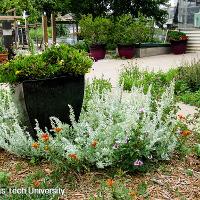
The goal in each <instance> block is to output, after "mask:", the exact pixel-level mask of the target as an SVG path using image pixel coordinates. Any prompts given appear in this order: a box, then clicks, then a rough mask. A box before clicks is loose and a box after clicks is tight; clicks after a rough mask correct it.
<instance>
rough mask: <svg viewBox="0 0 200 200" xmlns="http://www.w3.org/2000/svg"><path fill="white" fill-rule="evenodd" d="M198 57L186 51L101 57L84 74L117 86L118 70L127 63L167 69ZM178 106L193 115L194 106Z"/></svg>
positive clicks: (143, 68)
mask: <svg viewBox="0 0 200 200" xmlns="http://www.w3.org/2000/svg"><path fill="white" fill-rule="evenodd" d="M196 59H200V52H199V53H187V54H184V55H174V54H166V55H158V56H151V57H144V58H137V59H136V58H134V59H131V60H122V59H103V60H99V61H98V62H95V63H94V65H93V70H92V71H91V72H90V73H88V74H87V75H86V79H88V80H92V79H93V78H94V77H97V78H101V77H102V76H103V77H104V78H106V79H110V81H111V83H112V86H113V87H118V80H119V74H120V71H121V70H122V69H123V68H125V67H126V66H129V65H137V66H138V67H139V68H140V69H141V70H145V69H146V70H149V71H159V70H161V71H165V72H166V71H168V70H169V69H172V68H176V67H178V66H182V65H183V64H185V63H192V62H194V60H196ZM178 105H179V106H180V111H179V113H182V114H184V115H188V114H191V115H193V114H194V113H195V112H196V111H195V107H194V106H189V105H185V104H182V103H180V104H178Z"/></svg>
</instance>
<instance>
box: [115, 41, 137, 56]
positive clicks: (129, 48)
mask: <svg viewBox="0 0 200 200" xmlns="http://www.w3.org/2000/svg"><path fill="white" fill-rule="evenodd" d="M117 47H118V53H119V57H120V58H127V59H131V58H133V57H134V55H135V46H134V45H121V44H120V45H117Z"/></svg>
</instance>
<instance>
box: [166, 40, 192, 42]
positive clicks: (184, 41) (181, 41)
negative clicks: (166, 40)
mask: <svg viewBox="0 0 200 200" xmlns="http://www.w3.org/2000/svg"><path fill="white" fill-rule="evenodd" d="M187 41H188V40H170V42H187Z"/></svg>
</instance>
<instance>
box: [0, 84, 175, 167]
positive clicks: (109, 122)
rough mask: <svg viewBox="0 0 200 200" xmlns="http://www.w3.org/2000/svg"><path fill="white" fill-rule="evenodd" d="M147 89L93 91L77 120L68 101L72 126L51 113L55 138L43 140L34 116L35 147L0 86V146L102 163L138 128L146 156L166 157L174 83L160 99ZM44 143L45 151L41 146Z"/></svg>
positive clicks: (21, 152) (171, 140)
mask: <svg viewBox="0 0 200 200" xmlns="http://www.w3.org/2000/svg"><path fill="white" fill-rule="evenodd" d="M150 90H151V88H149V91H148V93H147V94H144V93H143V92H142V91H143V89H142V88H133V89H132V91H131V92H130V93H124V92H122V90H121V89H119V90H116V91H114V92H113V91H112V92H110V91H104V92H103V94H101V95H99V93H98V91H96V92H95V91H94V94H93V96H92V98H91V99H90V100H89V101H88V103H87V110H83V111H82V113H81V116H80V119H79V122H76V121H75V117H74V113H73V108H71V107H70V110H71V114H70V118H71V123H72V126H69V125H68V124H63V123H62V122H60V121H59V119H57V118H55V117H51V118H50V120H51V124H52V130H54V128H56V127H59V128H61V129H62V131H61V132H60V133H57V134H56V136H55V137H54V138H53V137H51V135H50V134H49V141H48V143H44V142H43V141H42V139H41V138H42V134H43V131H42V130H41V129H40V127H39V123H38V122H37V124H36V128H35V129H36V131H37V133H38V137H39V141H38V143H39V147H38V148H37V149H34V148H32V147H31V145H32V143H33V142H34V141H33V140H32V139H31V137H30V136H28V133H25V132H24V129H23V128H21V126H20V125H19V122H18V120H17V119H18V113H17V110H16V108H15V106H14V104H13V103H12V101H11V99H10V97H9V92H10V91H9V90H6V91H5V90H1V93H0V95H1V99H2V98H3V99H5V100H4V101H2V102H1V105H0V112H1V119H0V120H1V130H0V131H1V132H0V147H1V148H4V149H6V150H8V151H10V152H12V153H15V154H17V155H27V156H31V154H32V156H33V155H34V156H36V155H38V156H45V157H49V158H53V159H54V158H56V159H64V160H66V161H67V162H72V157H70V155H72V154H73V155H76V156H77V159H78V161H79V162H84V163H87V164H91V165H96V166H97V167H98V168H105V167H107V166H111V165H113V164H114V163H116V162H117V161H116V160H115V159H116V157H115V156H114V154H115V151H116V150H118V149H119V148H120V145H122V144H126V143H127V142H128V139H129V138H131V137H133V136H134V135H135V134H136V132H135V130H139V131H140V136H139V140H140V142H141V141H142V143H143V144H145V148H144V152H143V150H140V151H141V152H139V154H140V155H141V156H143V157H145V158H147V159H162V160H167V159H170V156H171V155H172V153H173V152H174V150H175V148H176V145H177V143H178V141H177V137H176V129H177V123H178V122H177V118H176V112H175V111H176V110H175V108H174V106H173V105H174V99H173V94H174V84H173V83H172V84H171V86H170V87H169V88H167V89H166V91H165V92H164V93H163V95H162V98H161V99H160V100H158V101H156V100H154V99H152V96H151V92H150ZM166 110H167V112H166ZM52 130H49V132H51V131H52ZM46 133H48V131H47V132H46ZM7 140H8V141H7ZM94 144H95V145H94ZM46 145H48V151H44V148H45V146H46ZM132 151H133V149H132ZM134 151H136V152H137V151H139V150H138V149H134ZM152 152H153V153H152ZM137 159H138V160H139V159H140V157H138V158H137ZM134 161H135V160H133V161H130V162H134ZM73 162H74V160H73Z"/></svg>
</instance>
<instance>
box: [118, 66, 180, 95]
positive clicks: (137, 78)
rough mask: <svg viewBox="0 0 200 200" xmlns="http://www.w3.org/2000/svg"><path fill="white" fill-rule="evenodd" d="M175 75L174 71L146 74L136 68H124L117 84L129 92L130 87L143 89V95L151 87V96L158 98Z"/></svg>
mask: <svg viewBox="0 0 200 200" xmlns="http://www.w3.org/2000/svg"><path fill="white" fill-rule="evenodd" d="M176 74H177V71H176V70H170V71H169V72H167V73H164V72H156V73H155V72H147V71H140V70H139V68H138V67H137V66H130V67H127V68H125V69H124V70H123V71H122V72H121V74H120V79H119V84H120V85H122V86H123V89H124V90H128V91H130V90H131V89H132V87H134V86H135V87H143V90H144V93H147V92H148V89H149V86H150V85H152V90H151V92H152V94H153V96H156V97H159V96H161V95H162V93H163V92H164V91H165V88H166V87H167V86H169V85H170V83H171V81H173V79H174V78H175V76H176Z"/></svg>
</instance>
